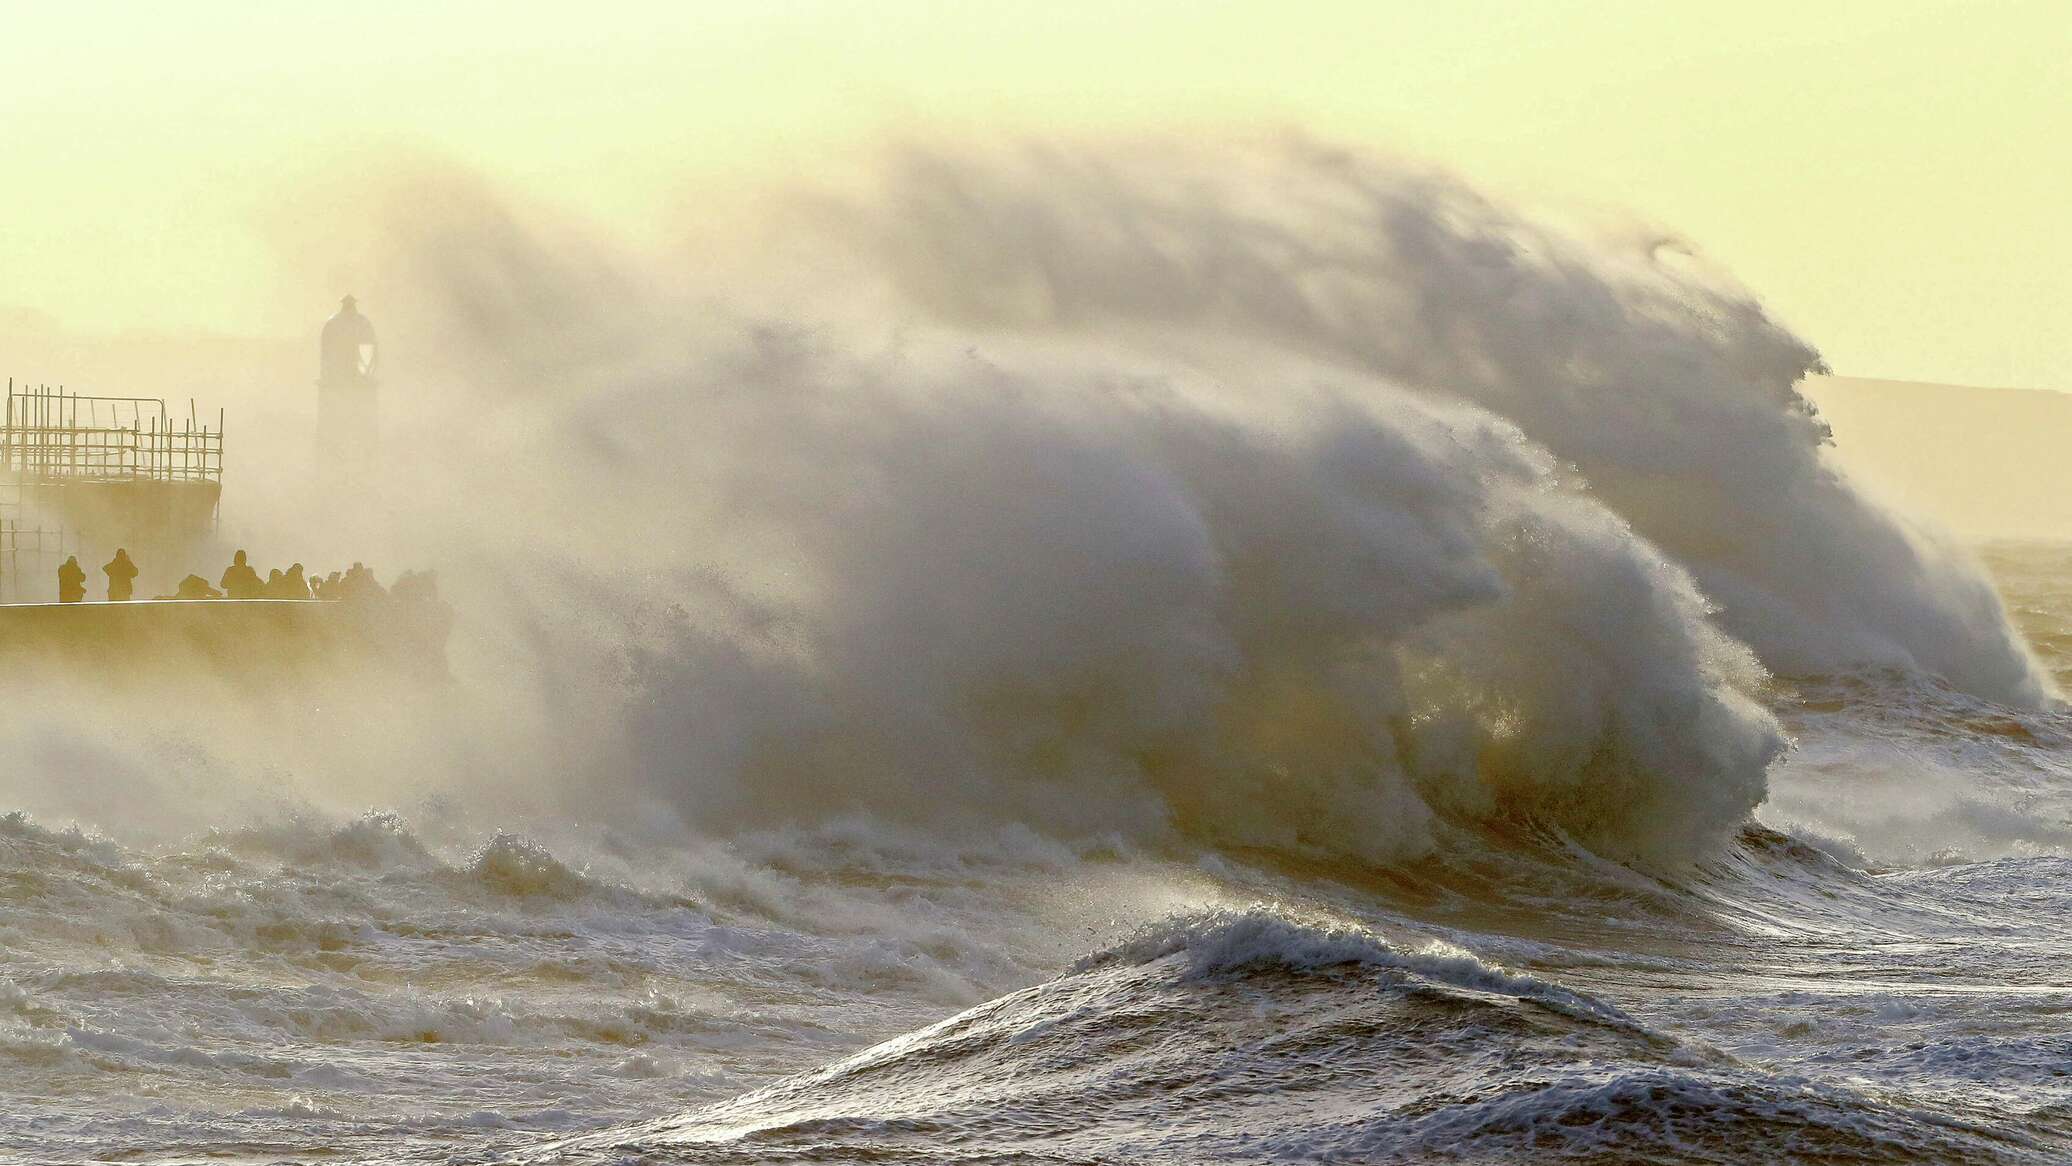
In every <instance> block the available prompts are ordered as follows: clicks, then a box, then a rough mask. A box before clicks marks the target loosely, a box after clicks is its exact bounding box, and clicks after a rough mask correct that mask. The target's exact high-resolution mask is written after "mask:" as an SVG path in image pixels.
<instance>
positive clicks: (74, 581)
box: [58, 555, 86, 603]
mask: <svg viewBox="0 0 2072 1166" xmlns="http://www.w3.org/2000/svg"><path fill="white" fill-rule="evenodd" d="M85 598H86V568H84V567H81V566H80V565H79V556H78V555H71V556H68V557H67V558H66V559H65V561H64V562H62V563H60V564H58V602H59V603H78V602H79V601H80V600H82V599H85Z"/></svg>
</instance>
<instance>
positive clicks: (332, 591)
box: [322, 571, 346, 599]
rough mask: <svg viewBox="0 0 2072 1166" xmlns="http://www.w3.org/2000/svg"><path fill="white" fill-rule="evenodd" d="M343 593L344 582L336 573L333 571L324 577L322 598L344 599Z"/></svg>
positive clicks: (344, 589)
mask: <svg viewBox="0 0 2072 1166" xmlns="http://www.w3.org/2000/svg"><path fill="white" fill-rule="evenodd" d="M345 592H346V587H345V581H344V580H343V579H341V578H340V577H339V574H338V572H336V571H333V572H331V573H330V574H329V575H326V576H324V593H323V595H322V598H324V599H344V598H345Z"/></svg>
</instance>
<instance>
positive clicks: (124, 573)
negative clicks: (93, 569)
mask: <svg viewBox="0 0 2072 1166" xmlns="http://www.w3.org/2000/svg"><path fill="white" fill-rule="evenodd" d="M101 572H102V574H105V575H107V576H108V602H110V603H121V602H122V601H123V600H126V599H128V598H129V597H130V595H131V594H133V592H134V590H135V588H136V583H137V565H136V564H135V563H132V562H130V557H129V551H127V550H125V549H124V548H122V547H117V548H115V557H114V558H113V559H110V560H108V565H107V566H105V567H102V568H101Z"/></svg>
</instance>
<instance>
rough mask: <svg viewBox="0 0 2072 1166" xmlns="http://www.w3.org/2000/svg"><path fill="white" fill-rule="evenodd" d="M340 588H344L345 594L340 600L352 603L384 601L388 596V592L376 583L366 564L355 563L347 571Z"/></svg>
mask: <svg viewBox="0 0 2072 1166" xmlns="http://www.w3.org/2000/svg"><path fill="white" fill-rule="evenodd" d="M340 586H341V587H342V588H343V594H341V595H340V596H339V598H340V599H344V600H348V601H351V602H358V601H361V600H372V599H383V598H386V597H387V595H388V592H387V591H386V590H384V589H383V588H382V586H381V584H380V583H377V582H375V579H374V572H372V571H370V570H368V569H367V566H366V564H364V563H354V564H353V565H352V567H351V568H350V569H349V570H347V571H346V573H345V578H344V580H343V581H342V582H341V583H340Z"/></svg>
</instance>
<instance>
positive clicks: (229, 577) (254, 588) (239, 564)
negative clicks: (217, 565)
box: [217, 551, 266, 599]
mask: <svg viewBox="0 0 2072 1166" xmlns="http://www.w3.org/2000/svg"><path fill="white" fill-rule="evenodd" d="M217 586H219V587H221V588H223V594H225V595H228V596H229V597H230V598H232V599H257V598H259V597H260V596H262V595H264V594H266V584H265V583H264V582H263V581H261V580H260V578H259V572H257V571H254V570H253V569H252V565H251V564H250V563H248V562H246V561H245V553H244V552H243V551H239V552H238V553H237V554H235V555H233V556H231V560H230V568H229V569H228V570H226V571H224V572H223V581H222V582H221V583H219V584H217Z"/></svg>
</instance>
